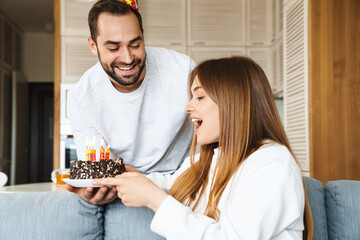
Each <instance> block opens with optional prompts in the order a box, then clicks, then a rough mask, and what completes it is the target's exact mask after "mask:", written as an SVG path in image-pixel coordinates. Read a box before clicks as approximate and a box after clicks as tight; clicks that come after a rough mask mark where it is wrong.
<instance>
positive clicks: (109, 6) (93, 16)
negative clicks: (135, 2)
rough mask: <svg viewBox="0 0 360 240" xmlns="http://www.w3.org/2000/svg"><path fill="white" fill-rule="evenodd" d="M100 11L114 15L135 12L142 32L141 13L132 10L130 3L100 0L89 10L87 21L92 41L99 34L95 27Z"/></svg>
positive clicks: (117, 0)
mask: <svg viewBox="0 0 360 240" xmlns="http://www.w3.org/2000/svg"><path fill="white" fill-rule="evenodd" d="M101 13H110V14H112V15H115V16H124V15H127V14H131V13H133V14H135V16H136V18H137V20H138V22H139V26H140V30H141V32H143V25H142V19H141V15H140V13H139V12H138V11H136V10H134V9H133V8H132V7H131V6H130V5H128V4H126V3H124V2H121V1H119V0H100V1H97V2H96V3H95V4H94V5H93V7H92V8H91V9H90V11H89V16H88V23H89V28H90V35H91V38H92V39H93V41H94V42H95V43H96V38H97V36H98V35H99V31H98V28H97V24H98V19H99V15H100V14H101Z"/></svg>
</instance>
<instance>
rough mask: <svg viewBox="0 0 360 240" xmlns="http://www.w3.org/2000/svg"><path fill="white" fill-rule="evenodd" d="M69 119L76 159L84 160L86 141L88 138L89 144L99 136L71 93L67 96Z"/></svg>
mask: <svg viewBox="0 0 360 240" xmlns="http://www.w3.org/2000/svg"><path fill="white" fill-rule="evenodd" d="M69 118H70V125H71V131H72V133H73V135H74V142H75V145H76V154H77V157H78V159H79V160H85V148H86V139H87V138H88V139H89V144H91V143H92V140H93V136H95V139H96V140H98V139H100V137H101V136H100V134H99V133H98V132H97V131H96V129H95V128H94V127H93V125H92V124H91V123H90V121H89V120H88V118H87V117H86V116H85V114H84V111H82V110H81V108H80V106H79V104H78V102H77V101H76V100H75V98H74V96H73V95H72V92H71V91H70V96H69ZM95 147H97V146H95ZM95 149H97V148H95Z"/></svg>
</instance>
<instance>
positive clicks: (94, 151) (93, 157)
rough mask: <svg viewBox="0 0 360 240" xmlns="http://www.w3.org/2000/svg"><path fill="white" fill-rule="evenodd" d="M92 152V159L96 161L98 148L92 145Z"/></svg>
mask: <svg viewBox="0 0 360 240" xmlns="http://www.w3.org/2000/svg"><path fill="white" fill-rule="evenodd" d="M91 153H92V161H96V150H95V147H94V146H92V149H91Z"/></svg>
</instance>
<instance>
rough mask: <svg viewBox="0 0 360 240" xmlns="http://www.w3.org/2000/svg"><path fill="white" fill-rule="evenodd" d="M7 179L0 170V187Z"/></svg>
mask: <svg viewBox="0 0 360 240" xmlns="http://www.w3.org/2000/svg"><path fill="white" fill-rule="evenodd" d="M7 180H8V178H7V175H6V174H5V173H3V172H0V188H1V187H3V186H4V185H5V184H6V182H7Z"/></svg>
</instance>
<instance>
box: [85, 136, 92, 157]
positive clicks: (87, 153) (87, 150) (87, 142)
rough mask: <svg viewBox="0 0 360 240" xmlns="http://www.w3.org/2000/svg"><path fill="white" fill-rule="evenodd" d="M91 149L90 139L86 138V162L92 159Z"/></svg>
mask: <svg viewBox="0 0 360 240" xmlns="http://www.w3.org/2000/svg"><path fill="white" fill-rule="evenodd" d="M90 154H91V152H90V149H89V137H86V150H85V160H86V161H89V160H90V159H91V158H90Z"/></svg>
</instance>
